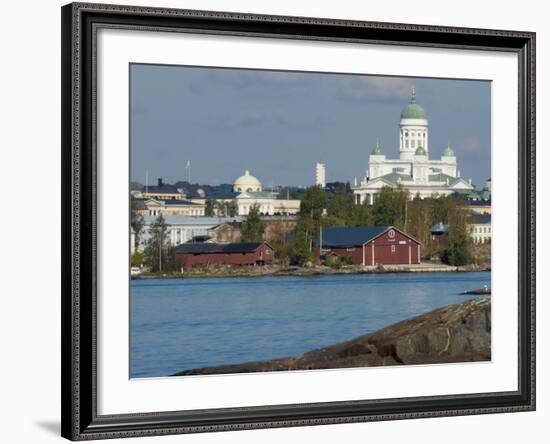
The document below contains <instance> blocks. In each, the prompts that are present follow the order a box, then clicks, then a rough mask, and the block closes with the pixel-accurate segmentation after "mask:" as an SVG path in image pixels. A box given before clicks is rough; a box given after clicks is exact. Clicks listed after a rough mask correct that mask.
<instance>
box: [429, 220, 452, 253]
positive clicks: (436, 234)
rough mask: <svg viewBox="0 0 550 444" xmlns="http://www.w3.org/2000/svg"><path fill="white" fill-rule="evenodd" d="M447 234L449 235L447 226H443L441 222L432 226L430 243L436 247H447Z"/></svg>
mask: <svg viewBox="0 0 550 444" xmlns="http://www.w3.org/2000/svg"><path fill="white" fill-rule="evenodd" d="M448 233H449V225H447V224H444V223H443V222H439V223H438V224H436V225H434V226H433V227H432V228H431V230H430V234H431V236H432V241H433V242H434V243H435V244H436V245H437V246H438V247H444V246H445V245H447V235H448Z"/></svg>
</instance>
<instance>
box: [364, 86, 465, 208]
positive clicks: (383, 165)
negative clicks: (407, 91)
mask: <svg viewBox="0 0 550 444" xmlns="http://www.w3.org/2000/svg"><path fill="white" fill-rule="evenodd" d="M429 152H430V151H429V144H428V118H427V116H426V112H425V111H424V108H422V107H421V106H420V105H419V104H418V103H417V102H416V93H415V91H414V89H413V91H412V94H411V100H410V102H409V103H408V104H407V106H405V108H403V111H401V120H400V121H399V159H386V155H385V154H384V150H383V149H382V147H381V146H380V144H379V143H378V142H376V145H375V146H374V148H373V150H372V152H371V154H370V156H369V169H368V171H367V172H366V175H365V178H364V179H363V180H362V181H361V182H360V183H359V184H357V181H356V183H355V184H354V186H353V192H354V194H355V195H356V201H357V203H363V202H365V201H367V202H368V203H369V204H372V203H373V202H374V199H375V195H376V194H378V193H379V192H380V190H381V189H382V188H383V187H391V188H397V187H399V186H402V187H403V188H404V189H406V190H408V191H409V193H410V196H411V198H414V197H415V196H417V195H418V196H420V197H421V198H425V197H430V196H433V195H438V196H447V195H449V194H453V193H456V192H459V193H464V192H469V191H472V190H474V186H473V185H472V183H471V180H469V181H466V180H464V179H462V178H461V177H460V171H459V170H458V165H457V162H456V156H455V153H454V151H453V149H452V148H451V146H450V145H448V146H447V147H446V148H445V149H444V151H443V155H442V156H441V160H429V158H428V156H429Z"/></svg>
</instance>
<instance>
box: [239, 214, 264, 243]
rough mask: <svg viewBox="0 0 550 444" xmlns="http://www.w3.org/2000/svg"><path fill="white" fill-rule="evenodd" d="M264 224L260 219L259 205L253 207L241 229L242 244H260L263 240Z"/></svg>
mask: <svg viewBox="0 0 550 444" xmlns="http://www.w3.org/2000/svg"><path fill="white" fill-rule="evenodd" d="M264 230H265V223H264V222H263V221H262V219H261V218H260V207H259V205H253V206H252V207H251V208H250V211H249V212H248V215H247V216H246V219H245V220H244V221H243V224H242V227H241V241H242V242H260V241H262V240H263V236H264Z"/></svg>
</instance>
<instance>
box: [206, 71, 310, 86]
mask: <svg viewBox="0 0 550 444" xmlns="http://www.w3.org/2000/svg"><path fill="white" fill-rule="evenodd" d="M304 74H305V73H298V72H290V71H259V70H246V69H218V70H216V71H214V72H212V73H211V79H212V80H221V81H225V82H228V83H230V84H232V85H233V86H237V87H248V86H258V85H260V86H263V85H281V84H291V83H300V82H303V81H306V80H307V77H306V76H305V75H304Z"/></svg>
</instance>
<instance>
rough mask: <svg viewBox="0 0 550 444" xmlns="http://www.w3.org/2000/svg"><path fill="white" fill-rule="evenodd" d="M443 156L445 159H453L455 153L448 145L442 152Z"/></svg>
mask: <svg viewBox="0 0 550 444" xmlns="http://www.w3.org/2000/svg"><path fill="white" fill-rule="evenodd" d="M443 155H444V156H446V157H454V156H455V152H454V151H453V149H452V148H451V144H448V145H447V147H446V148H445V149H444V150H443Z"/></svg>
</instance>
